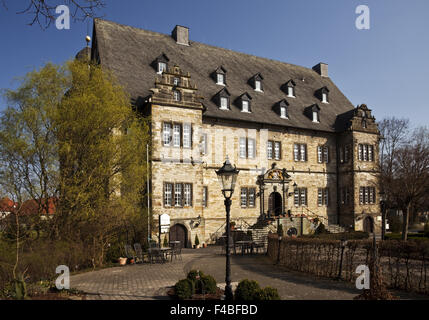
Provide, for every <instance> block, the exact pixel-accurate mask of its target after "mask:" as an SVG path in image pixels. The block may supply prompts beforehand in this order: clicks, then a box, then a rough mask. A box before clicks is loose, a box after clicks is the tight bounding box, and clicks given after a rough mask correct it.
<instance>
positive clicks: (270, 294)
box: [257, 287, 280, 300]
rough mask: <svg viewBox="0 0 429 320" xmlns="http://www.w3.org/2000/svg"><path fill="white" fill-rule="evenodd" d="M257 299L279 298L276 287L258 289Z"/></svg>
mask: <svg viewBox="0 0 429 320" xmlns="http://www.w3.org/2000/svg"><path fill="white" fill-rule="evenodd" d="M257 300H280V296H279V293H278V291H277V289H276V288H272V287H265V288H264V289H261V290H259V292H258V295H257Z"/></svg>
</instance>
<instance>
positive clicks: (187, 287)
mask: <svg viewBox="0 0 429 320" xmlns="http://www.w3.org/2000/svg"><path fill="white" fill-rule="evenodd" d="M174 291H175V293H176V296H177V298H179V299H180V300H184V299H191V298H192V295H193V294H194V293H195V288H194V282H193V281H191V280H189V279H182V280H180V281H178V282H177V283H176V284H175V286H174Z"/></svg>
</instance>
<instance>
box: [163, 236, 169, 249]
mask: <svg viewBox="0 0 429 320" xmlns="http://www.w3.org/2000/svg"><path fill="white" fill-rule="evenodd" d="M162 245H163V246H164V247H165V248H166V247H168V240H167V237H164V243H163V244H162Z"/></svg>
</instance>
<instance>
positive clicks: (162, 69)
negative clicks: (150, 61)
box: [158, 62, 167, 74]
mask: <svg viewBox="0 0 429 320" xmlns="http://www.w3.org/2000/svg"><path fill="white" fill-rule="evenodd" d="M165 71H167V64H166V63H165V62H158V73H159V74H161V73H163V72H165Z"/></svg>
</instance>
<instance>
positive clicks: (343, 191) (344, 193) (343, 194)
mask: <svg viewBox="0 0 429 320" xmlns="http://www.w3.org/2000/svg"><path fill="white" fill-rule="evenodd" d="M349 200H350V191H349V188H348V187H343V188H340V202H341V204H343V205H347V204H349Z"/></svg>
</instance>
